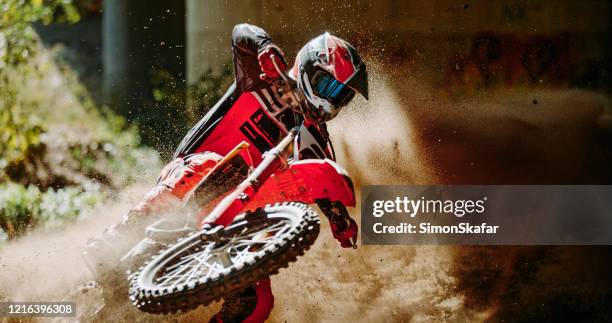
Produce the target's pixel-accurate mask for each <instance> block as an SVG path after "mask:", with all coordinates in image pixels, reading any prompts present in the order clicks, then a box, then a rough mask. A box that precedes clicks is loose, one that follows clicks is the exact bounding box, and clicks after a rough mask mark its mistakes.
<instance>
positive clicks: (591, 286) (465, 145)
mask: <svg viewBox="0 0 612 323" xmlns="http://www.w3.org/2000/svg"><path fill="white" fill-rule="evenodd" d="M379 75H382V73H375V77H374V79H373V80H372V81H371V85H372V89H371V91H370V92H371V93H372V97H371V101H370V102H369V103H368V104H366V103H364V101H360V103H359V104H356V105H354V106H351V107H349V108H348V109H347V112H346V113H343V115H341V116H339V117H338V119H337V120H334V121H333V122H332V123H331V124H330V131H331V133H332V138H334V139H335V143H336V150H337V153H338V156H339V162H340V164H342V165H345V166H347V168H348V170H349V172H350V173H351V174H352V175H353V176H354V177H355V179H356V182H357V184H361V185H363V184H373V183H379V184H383V183H384V184H390V183H407V184H408V183H478V184H504V183H522V184H526V183H534V184H535V183H539V184H552V183H564V184H573V183H610V179H611V178H610V177H611V175H610V168H609V167H606V165H610V161H611V159H610V155H609V154H610V151H611V150H610V143H611V142H612V141H611V140H610V136H611V132H610V129H609V128H606V127H608V126H609V123H610V121H609V120H610V119H609V118H610V117H609V115H606V114H604V105H605V101H604V100H603V98H601V97H599V96H596V95H593V94H590V93H586V92H581V91H568V90H545V91H544V90H542V91H534V90H529V91H527V90H512V91H497V92H495V93H493V94H490V95H488V96H486V97H484V96H482V97H473V98H471V99H470V100H458V101H451V100H448V99H440V98H438V95H437V94H432V92H431V91H430V90H429V89H427V88H424V85H422V84H419V82H417V81H416V80H411V79H407V80H406V79H402V80H401V83H400V82H398V83H393V82H390V81H389V79H392V78H393V75H391V76H390V77H389V79H385V78H383V77H380V76H379ZM377 76H378V77H377ZM398 93H401V96H398V95H397V94H398ZM534 100H537V104H534ZM142 192H143V189H140V190H137V191H136V192H135V193H134V194H131V195H128V196H130V198H131V199H132V201H127V202H122V203H119V204H118V205H117V206H115V207H113V208H112V211H113V214H120V213H121V212H122V211H124V209H126V208H127V207H128V205H129V204H130V203H133V200H134V199H136V198H137V197H138V196H139V195H140V194H142ZM115 211H116V212H115ZM109 212H110V211H108V210H105V211H104V212H103V213H104V214H102V213H101V214H99V215H98V217H101V216H105V215H107V214H108V213H109ZM354 215H355V216H357V212H355V213H354ZM98 222H100V223H98ZM107 222H108V223H110V222H112V219H111V218H110V217H109V218H104V219H99V220H96V221H90V222H89V224H87V227H86V228H88V229H87V230H82V229H84V228H85V224H83V223H82V224H79V225H77V226H76V227H75V228H72V229H69V230H67V231H66V232H62V233H61V234H59V233H51V234H37V233H35V234H33V235H31V236H28V237H25V238H24V239H23V240H22V241H18V242H16V244H15V245H13V246H10V247H8V248H5V249H4V250H2V251H0V260H1V261H2V265H3V267H2V268H0V291H1V292H2V294H3V295H4V296H5V297H8V298H10V299H17V298H19V299H24V300H26V299H27V300H30V299H32V300H34V299H49V297H57V295H58V294H62V293H63V292H64V290H66V289H68V287H69V286H70V285H72V284H75V283H76V282H78V281H81V280H83V279H86V278H88V274H87V272H86V271H85V267H84V266H83V265H82V264H81V263H80V258H79V256H78V254H79V250H80V249H79V248H80V247H79V246H80V245H81V244H82V243H84V241H85V240H86V238H87V237H89V236H93V235H95V234H96V233H97V232H99V231H100V229H99V227H101V226H102V225H103V224H107ZM327 228H328V225H327V223H326V221H325V220H324V221H323V230H322V234H321V236H320V238H319V239H318V241H317V242H316V243H315V245H314V246H313V247H312V249H311V251H310V252H308V253H307V254H306V256H304V257H302V258H301V259H300V260H299V261H298V262H297V263H296V264H294V265H293V266H291V267H290V268H289V269H286V270H283V271H281V273H280V274H278V275H276V276H275V277H273V278H272V283H273V289H274V292H275V294H276V307H275V309H274V312H273V314H272V317H271V320H270V321H271V322H284V321H288V322H295V321H308V322H313V321H355V322H369V321H380V320H381V319H382V318H384V319H385V320H386V321H429V320H432V319H434V320H444V321H448V320H450V321H464V320H476V321H480V320H484V319H487V318H493V319H498V320H499V319H504V318H514V319H517V318H518V319H520V318H526V319H541V318H551V317H552V318H553V319H554V318H564V316H559V315H560V314H559V313H561V311H563V310H564V309H565V310H567V308H568V306H569V307H570V308H573V309H574V312H575V313H578V314H577V315H582V316H579V317H582V318H584V317H585V316H584V315H586V314H584V313H581V312H580V311H583V312H585V311H586V312H594V311H595V312H597V311H599V313H600V314H601V313H602V311H603V313H605V311H606V309H607V308H608V311H609V307H606V306H609V304H610V299H611V296H610V294H609V293H610V292H609V291H610V290H612V288H611V287H612V281H611V280H610V279H611V278H610V277H612V275H610V268H611V267H610V260H611V259H612V257H610V256H611V254H612V253H611V252H610V249H607V248H577V247H575V248H559V247H550V248H545V247H529V248H512V247H504V248H501V247H500V248H497V247H479V248H459V247H435V246H425V247H411V246H397V247H375V246H360V247H359V249H357V250H343V249H340V248H339V247H338V245H337V243H336V242H335V241H334V240H333V239H332V238H331V235H330V234H329V232H328V231H329V230H327ZM24 268H25V269H24ZM33 278H34V279H33ZM62 289H63V290H62ZM540 304H542V305H540ZM606 304H607V305H606ZM216 306H218V305H215V306H213V307H211V308H201V309H199V310H197V311H194V312H191V313H188V314H186V315H183V316H180V317H175V318H176V319H178V320H179V321H184V322H192V321H193V322H195V321H201V320H202V318H203V317H208V316H209V315H210V313H212V311H213V310H214V309H215V308H216ZM578 309H580V310H578ZM530 312H532V313H534V314H528V313H530ZM586 312H585V313H586ZM117 314H118V317H117V318H125V317H126V316H133V315H137V316H138V318H139V320H137V321H150V320H152V319H153V318H152V317H151V316H141V315H140V314H139V313H138V312H136V311H135V310H133V309H131V308H129V307H128V309H127V310H126V312H123V313H117ZM529 315H531V316H529ZM546 315H549V316H546ZM608 315H609V314H608ZM596 318H597V317H594V319H596Z"/></svg>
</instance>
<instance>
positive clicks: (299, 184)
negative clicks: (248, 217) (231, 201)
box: [245, 159, 355, 211]
mask: <svg viewBox="0 0 612 323" xmlns="http://www.w3.org/2000/svg"><path fill="white" fill-rule="evenodd" d="M318 199H329V200H331V201H339V202H342V204H344V205H345V206H351V207H354V206H355V190H354V188H353V182H352V180H351V178H350V177H349V176H348V174H347V172H346V171H345V170H344V169H343V168H342V167H340V166H339V165H338V164H336V163H335V162H334V161H332V160H330V159H323V160H322V159H305V160H301V161H297V162H295V163H292V164H290V166H289V168H288V169H285V170H283V171H281V172H279V173H276V174H274V175H272V176H271V177H270V178H269V179H268V180H267V181H265V182H264V183H263V184H262V186H261V187H260V188H259V189H258V190H257V193H256V194H255V195H254V196H253V197H252V199H251V200H250V201H249V202H248V204H247V205H246V207H245V210H246V211H253V210H255V209H257V208H259V207H263V206H264V205H266V204H274V203H279V202H290V201H296V202H303V203H306V204H314V203H316V200H318Z"/></svg>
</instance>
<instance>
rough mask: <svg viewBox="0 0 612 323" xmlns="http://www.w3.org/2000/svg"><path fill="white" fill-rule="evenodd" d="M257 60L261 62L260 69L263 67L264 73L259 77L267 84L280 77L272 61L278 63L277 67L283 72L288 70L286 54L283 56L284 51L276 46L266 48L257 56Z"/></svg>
mask: <svg viewBox="0 0 612 323" xmlns="http://www.w3.org/2000/svg"><path fill="white" fill-rule="evenodd" d="M257 60H258V61H259V67H261V71H262V72H263V73H261V75H259V78H260V79H262V80H264V81H266V82H272V81H274V80H275V79H277V78H278V77H279V76H280V74H279V73H278V71H277V70H276V68H275V67H274V63H273V62H272V60H274V61H275V62H276V65H277V66H278V67H279V68H280V70H281V71H285V70H287V63H286V62H285V54H283V51H282V50H281V49H280V48H278V47H277V46H276V45H268V46H266V47H265V48H264V49H263V50H262V51H261V52H260V53H259V55H257Z"/></svg>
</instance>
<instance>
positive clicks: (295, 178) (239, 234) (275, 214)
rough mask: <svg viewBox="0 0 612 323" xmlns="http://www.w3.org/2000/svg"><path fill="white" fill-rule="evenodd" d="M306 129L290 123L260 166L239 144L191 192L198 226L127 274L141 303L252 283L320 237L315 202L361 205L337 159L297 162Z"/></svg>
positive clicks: (181, 301) (168, 304)
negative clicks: (296, 152) (291, 126)
mask: <svg viewBox="0 0 612 323" xmlns="http://www.w3.org/2000/svg"><path fill="white" fill-rule="evenodd" d="M281 75H282V76H283V78H284V79H283V80H284V81H285V82H286V84H288V82H289V81H288V79H286V76H285V75H284V74H281ZM300 131H301V128H300V127H296V128H294V129H291V130H290V131H289V132H288V134H287V135H286V136H285V137H284V139H282V140H281V141H280V142H279V143H278V144H277V145H276V147H274V148H272V149H271V150H269V151H267V152H266V153H264V155H263V160H262V161H261V162H260V164H259V165H258V166H257V167H254V163H253V162H252V158H250V156H249V153H248V146H249V143H247V142H242V143H240V144H239V145H237V146H236V147H235V148H234V149H233V150H232V151H231V152H229V153H228V154H227V155H226V156H225V157H224V158H223V159H222V160H221V161H220V162H219V163H218V164H217V165H216V166H215V167H214V168H213V169H212V170H211V171H210V172H209V173H208V174H207V175H205V176H204V177H203V178H202V180H201V182H200V183H199V184H198V185H197V186H196V187H195V189H193V190H192V191H191V192H189V193H188V198H187V200H188V203H191V204H195V205H197V206H198V212H197V215H196V216H195V219H196V221H195V223H196V224H197V225H196V228H197V230H195V231H192V232H189V233H187V234H184V235H183V236H182V237H180V238H178V239H177V240H176V241H175V242H173V243H170V244H168V245H167V247H165V248H164V249H162V250H161V251H160V252H159V253H158V254H156V255H154V256H153V257H151V259H149V260H148V261H147V262H145V263H144V265H142V266H141V267H140V268H139V269H138V270H136V271H135V272H133V273H130V274H129V276H128V281H129V295H130V300H131V301H132V303H133V304H134V305H135V306H136V307H137V308H138V309H140V310H142V311H145V312H149V313H159V314H162V313H164V314H167V313H175V312H179V311H183V312H184V311H188V310H192V309H195V308H196V307H198V306H200V305H206V304H209V303H211V302H213V301H215V300H218V299H220V298H221V297H222V296H224V295H227V294H231V293H232V292H236V291H239V290H241V289H244V288H246V287H248V286H251V285H253V284H255V283H256V282H257V281H260V280H262V279H265V278H267V277H269V276H270V275H273V274H275V273H277V272H278V270H279V269H281V268H284V267H287V266H288V265H289V264H290V263H291V262H293V261H295V260H297V257H298V256H300V255H303V254H304V252H305V251H306V250H308V249H309V247H310V246H311V245H312V244H313V243H314V242H315V240H316V238H317V236H318V234H319V226H320V220H319V216H318V214H317V213H316V212H315V211H314V210H313V209H312V208H311V207H310V206H309V205H310V204H314V203H319V204H321V205H325V204H326V203H327V205H329V202H341V203H342V204H344V205H345V206H355V194H354V188H353V184H352V181H351V179H350V177H349V176H348V175H347V173H346V171H345V170H343V169H342V168H341V167H340V166H339V165H338V164H336V163H335V162H334V161H332V160H330V159H304V160H295V159H294V160H291V156H293V152H292V151H293V150H295V149H297V148H296V146H297V141H296V136H298V134H299V133H300ZM228 188H231V189H228ZM226 192H229V193H226ZM352 244H353V246H354V247H355V246H356V245H355V241H352Z"/></svg>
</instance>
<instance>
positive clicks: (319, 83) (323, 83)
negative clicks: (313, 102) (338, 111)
mask: <svg viewBox="0 0 612 323" xmlns="http://www.w3.org/2000/svg"><path fill="white" fill-rule="evenodd" d="M312 80H313V82H312V84H313V85H314V86H313V88H314V91H315V93H316V94H317V96H318V97H320V98H322V99H324V100H326V101H328V102H329V103H331V104H333V105H334V106H336V107H342V106H345V105H347V104H348V103H349V102H351V99H353V97H354V96H355V91H353V89H351V88H350V87H348V86H346V85H345V84H344V83H342V82H340V81H338V80H336V79H335V78H334V77H333V76H332V75H331V74H329V73H326V72H323V71H317V73H315V75H314V77H313V78H312Z"/></svg>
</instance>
